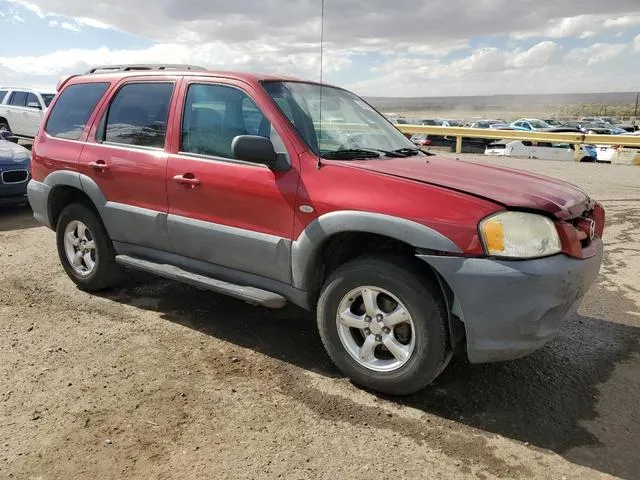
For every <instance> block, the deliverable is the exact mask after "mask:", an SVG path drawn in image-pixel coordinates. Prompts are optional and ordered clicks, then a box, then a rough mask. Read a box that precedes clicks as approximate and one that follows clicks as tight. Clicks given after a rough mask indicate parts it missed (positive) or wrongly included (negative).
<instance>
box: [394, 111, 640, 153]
mask: <svg viewBox="0 0 640 480" xmlns="http://www.w3.org/2000/svg"><path fill="white" fill-rule="evenodd" d="M398 120H400V121H398ZM392 123H395V124H403V123H404V124H419V125H431V126H445V127H446V126H469V127H471V128H482V129H491V130H520V131H529V132H532V131H543V132H557V133H566V132H581V133H587V134H601V135H621V136H627V135H633V136H637V135H640V131H639V130H638V129H637V126H636V125H625V124H623V123H622V122H620V121H619V120H617V119H616V118H614V117H584V118H582V119H580V120H577V121H572V122H564V123H563V122H560V121H559V120H556V119H553V118H544V119H537V118H521V119H518V120H516V121H514V122H511V123H509V124H508V123H506V122H505V121H503V120H491V119H488V120H478V121H476V122H472V123H470V124H469V123H468V122H467V123H465V122H463V121H455V120H442V119H422V120H417V121H416V120H407V119H402V118H400V119H398V118H393V119H392ZM411 141H412V142H413V143H414V144H416V145H418V146H420V147H422V148H428V147H430V146H444V147H452V146H453V143H454V139H453V138H450V137H447V136H434V135H426V134H415V135H413V136H411ZM575 148H576V146H575V145H572V144H569V143H566V142H534V141H521V140H506V139H505V140H500V141H494V140H490V139H465V141H464V142H463V151H467V152H470V153H484V154H486V155H494V156H496V155H497V156H513V157H528V158H536V159H540V160H559V161H574V159H575ZM579 148H580V161H582V162H603V163H623V164H639V163H640V149H639V148H638V147H625V146H622V145H613V146H610V145H581V146H580V147H579Z"/></svg>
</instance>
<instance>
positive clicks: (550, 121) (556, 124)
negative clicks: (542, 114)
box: [541, 118, 562, 127]
mask: <svg viewBox="0 0 640 480" xmlns="http://www.w3.org/2000/svg"><path fill="white" fill-rule="evenodd" d="M541 120H542V121H543V122H544V123H546V124H547V125H549V126H550V127H561V126H562V122H561V121H559V120H557V119H555V118H542V119H541Z"/></svg>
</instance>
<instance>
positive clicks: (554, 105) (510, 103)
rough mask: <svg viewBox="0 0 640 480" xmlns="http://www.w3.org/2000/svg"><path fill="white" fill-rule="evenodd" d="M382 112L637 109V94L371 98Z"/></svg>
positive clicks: (369, 100) (369, 98)
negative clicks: (610, 107) (620, 107)
mask: <svg viewBox="0 0 640 480" xmlns="http://www.w3.org/2000/svg"><path fill="white" fill-rule="evenodd" d="M367 101H368V102H370V103H371V104H372V105H374V106H376V107H377V108H379V109H381V110H386V111H389V110H390V109H397V110H401V111H425V110H427V111H439V110H443V111H456V110H460V111H487V110H491V111H499V110H521V109H526V110H546V111H552V110H557V111H560V110H564V109H567V107H568V106H609V105H611V106H627V107H628V106H630V105H633V106H635V102H636V92H614V93H570V94H551V95H548V94H545V95H488V96H463V97H367Z"/></svg>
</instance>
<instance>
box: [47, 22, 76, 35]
mask: <svg viewBox="0 0 640 480" xmlns="http://www.w3.org/2000/svg"><path fill="white" fill-rule="evenodd" d="M49 26H50V27H60V28H64V29H65V30H70V31H72V32H80V31H81V30H82V29H81V28H80V27H79V26H78V25H74V24H72V23H69V22H59V21H58V20H49Z"/></svg>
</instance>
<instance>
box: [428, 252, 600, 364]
mask: <svg viewBox="0 0 640 480" xmlns="http://www.w3.org/2000/svg"><path fill="white" fill-rule="evenodd" d="M597 242H598V245H597V247H598V254H597V255H596V256H594V257H592V258H588V259H584V260H578V259H574V258H570V257H567V256H566V255H563V254H560V255H555V256H553V257H548V258H542V259H536V260H524V261H499V260H489V259H480V258H460V257H437V256H429V255H419V256H418V257H419V258H421V259H422V260H424V261H425V262H427V263H428V264H429V265H431V267H433V268H434V269H435V270H436V271H437V272H438V273H439V274H440V275H442V277H443V278H444V279H445V281H446V282H447V283H448V284H449V286H450V287H451V289H452V290H453V292H454V294H455V302H454V305H453V313H454V314H455V315H457V316H458V317H459V318H460V319H461V320H462V321H463V322H464V324H465V328H466V333H467V352H468V356H469V360H470V361H471V362H472V363H484V362H493V361H500V360H511V359H515V358H519V357H523V356H525V355H527V354H529V353H531V352H533V351H534V350H537V349H538V348H540V347H542V346H543V345H544V344H545V343H547V342H548V341H549V340H551V339H552V338H553V337H554V336H555V335H556V334H557V332H558V330H559V328H560V325H561V323H562V321H563V320H564V318H566V317H567V316H568V315H570V314H571V313H573V312H575V310H577V308H578V307H579V305H580V302H581V301H582V298H583V297H584V295H585V294H586V293H587V291H588V290H589V288H590V287H591V285H592V284H593V283H594V281H595V279H596V277H597V276H598V272H599V270H600V264H601V263H602V242H601V241H600V240H597Z"/></svg>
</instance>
